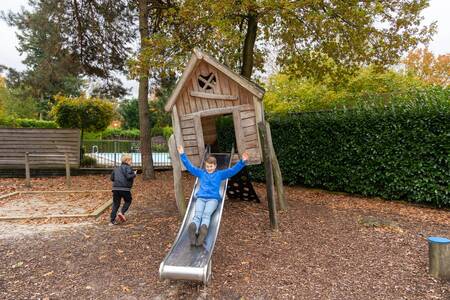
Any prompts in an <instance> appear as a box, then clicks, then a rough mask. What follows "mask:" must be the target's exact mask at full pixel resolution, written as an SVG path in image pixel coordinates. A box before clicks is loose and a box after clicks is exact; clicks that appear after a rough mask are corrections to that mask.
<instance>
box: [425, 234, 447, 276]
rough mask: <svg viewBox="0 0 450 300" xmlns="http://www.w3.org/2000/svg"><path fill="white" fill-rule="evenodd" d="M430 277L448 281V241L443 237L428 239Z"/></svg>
mask: <svg viewBox="0 0 450 300" xmlns="http://www.w3.org/2000/svg"><path fill="white" fill-rule="evenodd" d="M428 251H429V252H428V258H429V272H430V275H431V276H433V277H435V278H439V279H442V280H448V281H450V240H449V239H447V238H443V237H434V236H433V237H429V238H428Z"/></svg>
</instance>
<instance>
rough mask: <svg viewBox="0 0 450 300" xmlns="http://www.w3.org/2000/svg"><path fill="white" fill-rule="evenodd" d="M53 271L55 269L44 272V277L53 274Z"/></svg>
mask: <svg viewBox="0 0 450 300" xmlns="http://www.w3.org/2000/svg"><path fill="white" fill-rule="evenodd" d="M53 273H54V271H50V272H48V273H45V274H44V277H47V276H50V275H52V274H53Z"/></svg>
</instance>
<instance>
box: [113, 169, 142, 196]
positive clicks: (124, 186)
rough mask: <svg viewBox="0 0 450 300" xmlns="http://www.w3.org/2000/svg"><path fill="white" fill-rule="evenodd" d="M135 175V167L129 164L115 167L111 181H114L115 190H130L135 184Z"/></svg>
mask: <svg viewBox="0 0 450 300" xmlns="http://www.w3.org/2000/svg"><path fill="white" fill-rule="evenodd" d="M134 177H136V174H135V173H134V171H133V169H132V168H131V167H130V166H129V165H127V164H121V165H120V166H119V167H117V168H115V169H114V171H113V172H112V174H111V181H112V182H113V187H112V190H113V191H129V190H131V187H132V186H133V181H134Z"/></svg>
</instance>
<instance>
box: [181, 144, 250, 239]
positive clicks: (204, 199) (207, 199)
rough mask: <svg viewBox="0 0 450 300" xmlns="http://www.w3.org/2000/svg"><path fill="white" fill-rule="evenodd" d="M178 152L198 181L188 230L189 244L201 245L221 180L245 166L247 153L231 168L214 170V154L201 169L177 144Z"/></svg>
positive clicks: (215, 163) (218, 195) (215, 162)
mask: <svg viewBox="0 0 450 300" xmlns="http://www.w3.org/2000/svg"><path fill="white" fill-rule="evenodd" d="M178 153H179V154H180V156H181V161H182V162H183V164H184V165H185V166H186V169H187V170H188V171H189V172H190V173H191V174H192V175H194V176H196V177H198V178H199V181H200V188H199V190H198V192H197V194H196V197H197V201H196V202H195V214H194V218H193V220H192V223H191V224H189V228H188V232H189V240H190V242H191V245H196V246H202V245H203V243H204V241H205V238H206V235H207V234H208V227H209V223H210V220H211V215H212V214H213V213H214V211H215V210H216V208H217V206H218V204H219V201H220V200H221V198H222V197H221V196H220V184H221V182H222V180H225V179H227V178H230V177H233V176H234V175H236V174H237V173H238V172H239V171H240V170H242V168H244V167H245V162H246V161H247V160H248V154H247V152H244V153H243V154H242V159H241V160H240V161H239V162H238V163H237V164H235V165H234V166H233V167H232V168H229V169H225V170H219V171H216V168H217V161H216V158H215V157H214V156H209V157H208V158H207V159H206V162H205V170H203V169H200V168H197V167H194V166H193V165H192V164H191V162H190V161H189V159H188V157H187V155H186V154H185V153H184V149H183V147H182V146H178ZM197 234H198V236H197Z"/></svg>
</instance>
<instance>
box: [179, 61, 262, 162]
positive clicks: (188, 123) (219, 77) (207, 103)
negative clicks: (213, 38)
mask: <svg viewBox="0 0 450 300" xmlns="http://www.w3.org/2000/svg"><path fill="white" fill-rule="evenodd" d="M209 73H213V74H215V76H216V84H215V85H214V89H212V90H202V89H201V88H200V87H199V84H198V77H199V75H200V74H201V75H204V76H206V75H208V74H209ZM191 91H195V92H202V93H209V94H219V95H231V96H236V97H237V100H225V99H209V98H201V97H193V96H191V94H190V92H191ZM254 101H258V100H257V99H255V98H254V96H253V95H252V94H251V93H250V92H249V91H247V90H246V89H244V88H243V87H241V86H240V85H239V84H237V83H236V82H234V81H233V80H231V79H230V78H229V77H228V76H226V75H225V74H223V73H222V72H221V71H219V70H218V69H216V68H215V67H213V66H211V65H209V64H207V63H205V62H201V63H200V64H199V65H198V66H197V68H196V69H195V70H193V72H192V74H191V78H190V79H189V80H188V81H187V84H186V86H185V87H184V88H183V90H182V91H181V93H180V96H179V98H178V100H177V102H176V104H175V109H176V111H177V115H178V118H179V120H180V127H181V135H182V140H183V144H184V148H185V152H186V154H187V155H188V156H189V159H190V160H191V162H192V163H193V164H194V165H197V166H198V165H199V164H200V160H201V155H202V152H203V146H202V145H199V142H200V141H203V142H204V143H209V144H212V143H213V142H214V140H215V139H217V133H216V128H215V118H216V117H217V116H209V117H206V116H204V117H202V118H201V125H202V126H201V129H200V128H199V126H198V124H197V126H196V125H195V124H196V123H198V119H196V118H198V117H199V114H200V113H201V112H203V111H210V112H211V110H213V109H217V108H226V107H229V108H231V107H236V106H239V108H236V109H237V110H238V111H237V112H236V113H238V115H236V116H234V118H235V122H234V123H235V126H238V129H237V131H238V135H237V136H236V137H237V138H240V139H242V141H241V148H242V149H239V152H240V153H241V154H242V152H243V150H247V151H248V152H249V154H250V156H251V158H252V159H251V161H250V163H251V164H259V163H261V149H260V147H259V144H260V143H259V137H258V134H257V125H256V123H257V120H256V119H257V118H256V114H255V107H254V105H255V103H254ZM242 105H244V106H242ZM236 118H237V119H236ZM196 120H197V121H196ZM238 120H240V121H238ZM236 123H239V124H236ZM199 134H201V135H202V139H200V140H199V139H198V135H199ZM199 146H200V147H199Z"/></svg>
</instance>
